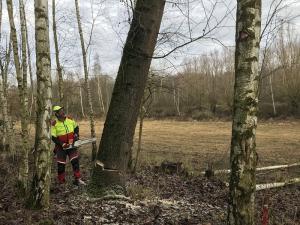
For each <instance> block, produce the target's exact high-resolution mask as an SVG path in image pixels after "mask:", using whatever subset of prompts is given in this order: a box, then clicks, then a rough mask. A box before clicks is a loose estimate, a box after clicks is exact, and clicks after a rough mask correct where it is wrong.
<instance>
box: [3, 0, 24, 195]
mask: <svg viewBox="0 0 300 225" xmlns="http://www.w3.org/2000/svg"><path fill="white" fill-rule="evenodd" d="M6 2H7V11H8V16H9V23H10V28H11V35H12V46H13V53H14V62H15V69H16V74H17V81H18V90H19V99H20V106H21V129H22V134H21V135H22V143H21V147H20V152H19V154H18V155H19V157H20V162H19V174H18V186H19V189H20V191H21V192H24V191H27V188H28V152H29V140H28V139H29V135H28V98H27V57H26V31H25V23H24V9H23V7H24V4H23V1H22V0H20V1H19V3H20V22H21V33H22V68H23V69H22V68H21V65H20V61H19V52H18V40H17V32H16V28H15V23H14V18H13V6H12V1H11V0H7V1H6Z"/></svg>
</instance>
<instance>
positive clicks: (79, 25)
mask: <svg viewBox="0 0 300 225" xmlns="http://www.w3.org/2000/svg"><path fill="white" fill-rule="evenodd" d="M75 8H76V17H77V23H78V30H79V36H80V43H81V51H82V60H83V68H84V80H85V88H86V94H87V98H88V103H89V117H90V126H91V137H92V138H95V137H96V132H95V122H94V110H93V104H92V96H91V89H90V85H89V74H88V67H87V60H86V49H85V44H84V38H83V32H82V27H81V21H80V12H79V6H78V0H75ZM96 154H97V146H96V142H93V148H92V160H93V161H94V160H95V158H96Z"/></svg>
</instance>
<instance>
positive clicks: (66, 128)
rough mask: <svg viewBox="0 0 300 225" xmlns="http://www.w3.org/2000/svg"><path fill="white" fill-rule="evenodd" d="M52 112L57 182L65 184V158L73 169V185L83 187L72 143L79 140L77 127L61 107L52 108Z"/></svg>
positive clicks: (52, 134)
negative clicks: (53, 116) (53, 115)
mask: <svg viewBox="0 0 300 225" xmlns="http://www.w3.org/2000/svg"><path fill="white" fill-rule="evenodd" d="M53 112H54V114H55V117H56V119H55V120H52V123H51V136H52V141H53V142H54V143H55V148H54V150H53V151H54V153H55V154H56V161H57V173H58V176H57V178H58V182H59V183H61V184H63V183H65V165H66V160H67V156H69V160H70V162H71V164H72V167H73V174H74V182H73V184H75V185H85V183H84V182H83V181H82V180H81V174H80V169H79V158H78V157H79V154H78V150H77V148H76V147H74V146H73V145H74V142H75V141H77V140H78V139H79V127H78V125H77V123H76V122H75V120H73V119H72V118H70V117H69V116H66V115H65V113H64V109H63V107H61V106H54V107H53Z"/></svg>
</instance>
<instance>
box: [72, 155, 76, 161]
mask: <svg viewBox="0 0 300 225" xmlns="http://www.w3.org/2000/svg"><path fill="white" fill-rule="evenodd" d="M77 158H78V155H75V156H73V157H72V158H71V159H70V161H72V160H73V159H77Z"/></svg>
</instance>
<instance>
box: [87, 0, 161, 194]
mask: <svg viewBox="0 0 300 225" xmlns="http://www.w3.org/2000/svg"><path fill="white" fill-rule="evenodd" d="M164 5H165V0H156V1H150V0H138V1H137V3H136V8H135V10H134V14H133V20H132V23H131V26H130V30H129V33H128V37H127V40H126V44H125V47H124V50H123V56H122V60H121V64H120V67H119V71H118V75H117V78H116V83H115V86H114V90H113V94H112V99H111V103H110V106H109V110H108V114H107V117H106V121H105V125H104V130H103V134H102V138H101V142H100V146H99V151H98V154H97V160H96V162H95V166H94V168H93V173H92V182H91V184H90V186H89V188H90V189H89V190H90V192H91V193H93V194H95V195H105V194H107V193H108V192H110V193H114V194H118V193H119V194H123V193H124V191H125V189H124V181H125V172H126V168H127V165H128V161H129V158H130V156H131V147H132V144H133V136H134V131H135V126H136V123H137V118H138V114H139V108H140V104H141V100H142V97H143V94H144V89H145V85H146V82H147V77H148V72H149V67H150V64H151V57H152V55H153V51H154V47H155V44H156V39H157V35H158V32H159V27H160V23H161V19H162V15H163V9H164ZM107 191H108V192H107Z"/></svg>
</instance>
